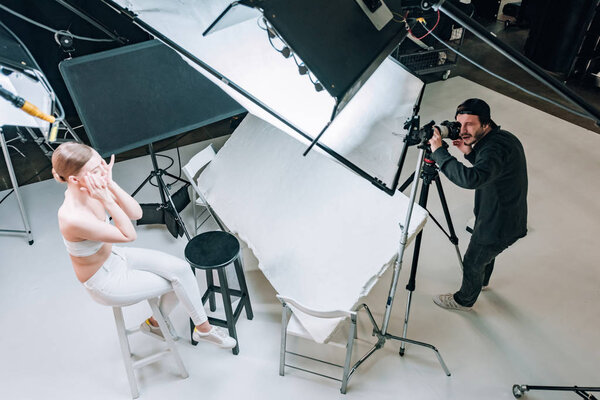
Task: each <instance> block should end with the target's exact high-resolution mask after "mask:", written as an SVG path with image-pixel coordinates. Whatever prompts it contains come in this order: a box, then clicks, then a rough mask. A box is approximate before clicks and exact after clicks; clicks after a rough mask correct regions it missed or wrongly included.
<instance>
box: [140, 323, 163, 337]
mask: <svg viewBox="0 0 600 400" xmlns="http://www.w3.org/2000/svg"><path fill="white" fill-rule="evenodd" d="M140 332H142V333H145V334H146V335H148V336H152V337H153V338H154V339H158V340H165V337H164V336H163V334H162V332H161V330H160V328H159V327H158V326H153V325H152V324H151V323H150V320H145V321H144V322H142V323H141V325H140Z"/></svg>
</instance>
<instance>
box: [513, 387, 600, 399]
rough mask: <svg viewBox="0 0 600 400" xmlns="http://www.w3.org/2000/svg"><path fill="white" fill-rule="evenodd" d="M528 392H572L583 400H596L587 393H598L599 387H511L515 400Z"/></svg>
mask: <svg viewBox="0 0 600 400" xmlns="http://www.w3.org/2000/svg"><path fill="white" fill-rule="evenodd" d="M530 390H551V391H555V392H556V391H559V392H573V393H575V394H577V395H578V396H580V397H581V398H583V399H588V400H597V399H596V397H595V396H594V395H592V394H590V393H588V392H600V387H581V386H532V385H513V387H512V392H513V396H515V398H517V399H518V398H521V397H522V396H523V395H524V394H525V392H528V391H530Z"/></svg>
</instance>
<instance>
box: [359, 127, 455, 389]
mask: <svg viewBox="0 0 600 400" xmlns="http://www.w3.org/2000/svg"><path fill="white" fill-rule="evenodd" d="M418 121H419V118H418V117H415V118H414V119H413V127H414V123H415V122H416V123H417V126H418ZM408 142H409V138H408V135H407V138H406V139H405V143H404V146H405V148H406V146H408V145H409V143H408ZM418 148H419V155H418V159H417V165H416V168H415V171H414V173H413V177H414V176H422V175H421V173H422V171H425V170H426V169H427V170H429V169H430V168H433V170H434V171H435V174H437V171H436V170H435V165H434V166H433V167H431V166H428V167H427V166H424V162H425V154H426V152H428V151H429V150H428V145H427V139H426V138H425V137H424V136H423V137H422V138H421V142H420V143H419V145H418ZM402 153H403V154H405V151H404V149H403V151H402ZM427 177H428V178H427V179H429V183H431V180H435V178H433V175H432V173H431V172H427ZM437 178H438V179H439V176H438V177H437ZM410 179H411V178H409V180H410ZM424 179H425V178H424ZM424 182H425V181H424ZM429 183H424V187H423V189H422V190H421V196H420V197H421V198H420V200H419V202H420V203H426V202H427V193H428V188H427V187H426V186H428V185H429ZM418 186H419V180H418V179H415V180H413V184H412V187H411V192H410V200H409V203H408V211H407V213H406V219H405V221H404V225H401V227H402V234H401V235H400V243H399V249H398V255H397V256H396V261H395V262H394V272H393V276H392V283H391V286H390V290H389V293H388V298H387V302H386V306H385V313H384V317H383V322H382V326H381V329H380V328H379V326H378V325H377V323H376V322H375V318H373V314H372V313H371V311H370V310H369V307H368V306H367V305H366V304H361V305H360V306H359V307H358V308H357V311H358V310H360V309H361V308H364V309H365V311H366V312H367V315H368V316H369V319H370V321H371V324H372V325H373V334H374V335H375V336H377V343H375V345H374V346H373V347H372V348H371V349H370V350H369V351H368V352H367V353H366V354H365V355H364V356H362V357H361V359H360V360H358V361H357V362H356V363H355V364H354V366H353V367H352V369H351V370H350V372H349V374H348V379H350V376H351V375H352V374H353V373H354V371H356V369H357V368H358V367H359V366H360V365H361V364H362V363H363V362H364V361H365V360H366V359H367V358H369V357H370V356H371V355H372V354H373V353H375V351H377V350H379V349H381V348H382V347H383V346H384V345H385V342H386V340H388V339H392V340H397V341H399V342H401V343H402V346H404V345H405V343H411V344H414V345H417V346H422V347H426V348H428V349H431V350H432V351H434V352H435V355H436V356H437V358H438V361H439V363H440V365H441V366H442V369H443V370H444V372H445V373H446V375H447V376H450V370H448V367H447V366H446V363H445V362H444V359H443V358H442V356H441V355H440V352H439V351H438V349H437V348H436V347H435V346H433V345H431V344H429V343H425V342H420V341H417V340H412V339H408V338H406V337H404V336H405V335H406V330H407V324H408V314H409V310H410V301H411V295H412V291H410V292H409V298H408V299H409V300H408V304H407V312H406V316H405V325H404V334H403V336H402V337H401V336H395V335H392V334H390V333H388V326H389V322H390V317H391V314H392V307H393V305H394V298H395V296H396V288H397V286H398V278H399V276H400V271H401V270H402V259H403V257H404V251H405V250H406V245H407V241H408V228H409V226H410V220H411V217H412V210H413V208H414V204H415V200H416V197H417V189H418ZM440 189H441V186H439V187H438V190H440ZM440 196H442V197H443V192H442V191H440ZM443 202H445V200H444V201H443ZM420 237H421V233H419V235H418V236H417V238H418V239H420ZM419 243H420V240H419ZM415 246H416V244H415ZM417 260H418V247H415V258H413V270H412V271H411V282H412V286H411V287H412V290H414V280H415V276H416V261H417ZM410 285H411V283H410V282H409V286H410ZM407 288H408V286H407ZM409 290H410V289H409ZM403 349H404V347H402V348H401V350H400V352H401V354H403V352H404V350H403Z"/></svg>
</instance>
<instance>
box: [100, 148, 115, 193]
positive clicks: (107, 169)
mask: <svg viewBox="0 0 600 400" xmlns="http://www.w3.org/2000/svg"><path fill="white" fill-rule="evenodd" d="M113 165H115V155H114V154H112V155H111V156H110V162H109V163H108V164H107V163H106V161H104V159H102V170H103V175H104V178H105V179H106V185H107V186H108V187H109V188H110V187H111V186H112V185H113V184H114V183H115V182H114V181H113V178H112V168H113Z"/></svg>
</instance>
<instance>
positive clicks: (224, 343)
mask: <svg viewBox="0 0 600 400" xmlns="http://www.w3.org/2000/svg"><path fill="white" fill-rule="evenodd" d="M192 338H193V339H194V340H195V341H196V342H199V341H201V340H202V341H205V342H209V343H212V344H214V345H216V346H219V347H220V348H222V349H233V348H234V347H235V346H236V344H237V341H236V340H235V339H234V338H232V337H231V336H229V333H228V332H227V331H226V330H225V329H223V328H221V327H218V326H213V327H212V329H211V330H210V331H208V332H206V333H204V332H200V331H199V330H198V329H196V328H194V334H193V335H192Z"/></svg>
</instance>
